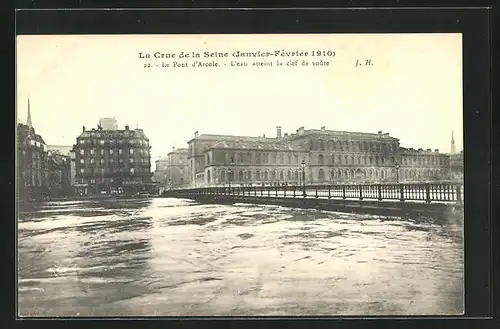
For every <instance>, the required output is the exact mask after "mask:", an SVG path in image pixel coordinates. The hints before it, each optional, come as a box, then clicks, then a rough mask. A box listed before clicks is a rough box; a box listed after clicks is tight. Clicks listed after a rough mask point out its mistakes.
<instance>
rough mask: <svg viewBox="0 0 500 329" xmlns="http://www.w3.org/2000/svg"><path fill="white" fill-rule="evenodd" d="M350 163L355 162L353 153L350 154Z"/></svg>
mask: <svg viewBox="0 0 500 329" xmlns="http://www.w3.org/2000/svg"><path fill="white" fill-rule="evenodd" d="M351 164H355V162H354V155H351Z"/></svg>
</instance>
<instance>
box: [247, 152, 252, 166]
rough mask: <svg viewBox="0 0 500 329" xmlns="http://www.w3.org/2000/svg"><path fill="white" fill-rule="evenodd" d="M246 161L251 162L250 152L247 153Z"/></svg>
mask: <svg viewBox="0 0 500 329" xmlns="http://www.w3.org/2000/svg"><path fill="white" fill-rule="evenodd" d="M247 163H252V152H248V153H247Z"/></svg>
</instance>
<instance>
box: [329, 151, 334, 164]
mask: <svg viewBox="0 0 500 329" xmlns="http://www.w3.org/2000/svg"><path fill="white" fill-rule="evenodd" d="M330 162H331V164H332V165H333V164H335V155H333V154H332V155H331V156H330Z"/></svg>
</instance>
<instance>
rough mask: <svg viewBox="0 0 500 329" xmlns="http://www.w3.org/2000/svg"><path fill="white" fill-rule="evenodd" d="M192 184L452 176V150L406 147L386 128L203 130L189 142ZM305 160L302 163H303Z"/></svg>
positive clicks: (289, 182) (352, 180)
mask: <svg viewBox="0 0 500 329" xmlns="http://www.w3.org/2000/svg"><path fill="white" fill-rule="evenodd" d="M188 161H189V166H188V168H189V180H190V186H191V187H201V186H213V185H226V184H230V183H232V184H238V185H281V184H301V183H302V176H303V175H302V172H301V170H302V167H304V168H305V173H306V175H305V176H306V184H335V183H375V182H377V183H379V182H396V181H400V182H401V181H404V182H412V181H426V180H438V179H439V180H444V179H448V178H449V155H447V154H443V153H440V152H439V150H434V151H431V150H422V149H418V150H415V149H407V148H402V147H400V145H399V139H397V138H395V137H392V136H390V135H389V134H388V133H383V132H382V131H379V132H378V133H362V132H348V131H332V130H327V129H326V127H322V128H321V129H309V130H306V129H304V127H301V128H299V129H297V131H296V132H295V133H293V134H286V133H285V134H284V135H282V130H281V127H277V134H276V137H272V138H269V137H265V136H262V137H249V136H227V135H208V134H202V135H199V134H198V132H196V133H195V135H194V138H192V139H191V140H190V141H189V142H188ZM302 163H304V165H303V164H302Z"/></svg>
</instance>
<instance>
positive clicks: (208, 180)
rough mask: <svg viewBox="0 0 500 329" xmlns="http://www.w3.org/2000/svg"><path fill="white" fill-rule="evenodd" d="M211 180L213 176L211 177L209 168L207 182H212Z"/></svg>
mask: <svg viewBox="0 0 500 329" xmlns="http://www.w3.org/2000/svg"><path fill="white" fill-rule="evenodd" d="M210 180H211V177H210V170H207V183H208V184H210Z"/></svg>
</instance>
